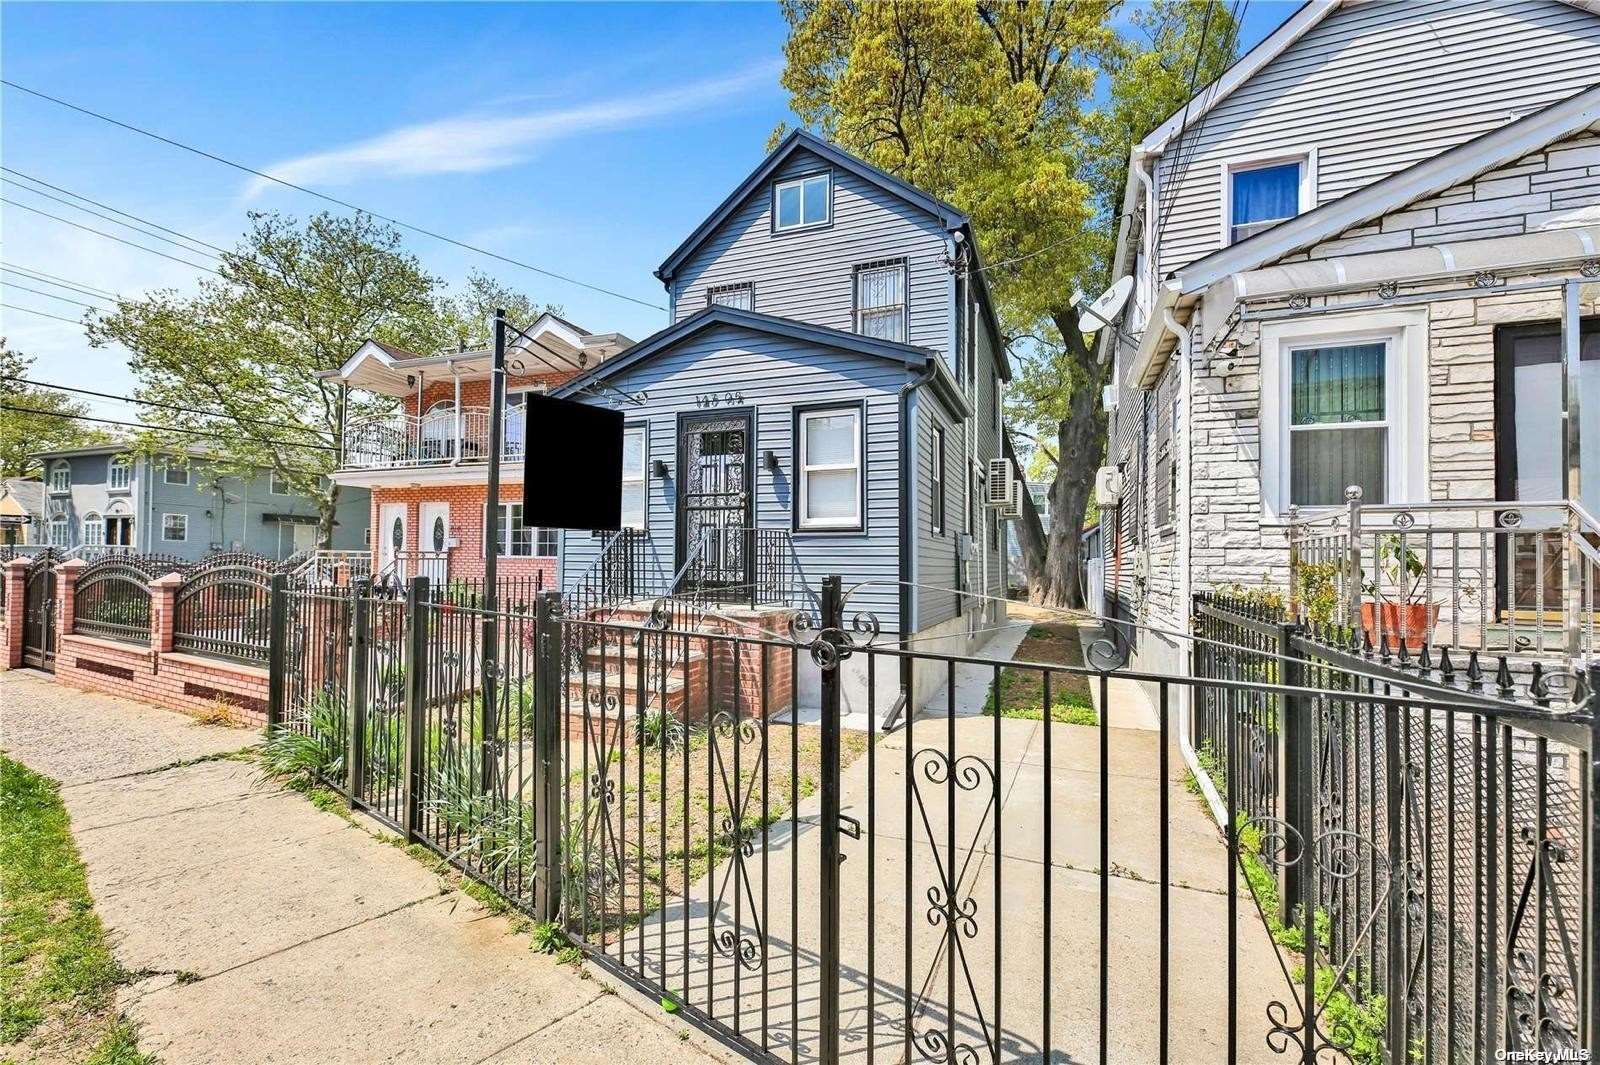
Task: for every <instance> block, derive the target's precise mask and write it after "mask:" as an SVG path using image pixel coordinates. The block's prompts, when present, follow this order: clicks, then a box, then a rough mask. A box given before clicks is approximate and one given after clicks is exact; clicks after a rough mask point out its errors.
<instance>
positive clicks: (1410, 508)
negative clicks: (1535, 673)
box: [1289, 488, 1600, 659]
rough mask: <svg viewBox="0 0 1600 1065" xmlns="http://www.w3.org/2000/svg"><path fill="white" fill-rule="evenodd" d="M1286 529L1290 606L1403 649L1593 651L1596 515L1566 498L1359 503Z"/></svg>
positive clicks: (1599, 583)
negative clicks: (1428, 646)
mask: <svg viewBox="0 0 1600 1065" xmlns="http://www.w3.org/2000/svg"><path fill="white" fill-rule="evenodd" d="M1348 497H1349V503H1348V505H1347V506H1346V507H1344V508H1341V509H1340V510H1338V511H1336V512H1332V513H1328V514H1324V515H1320V516H1318V517H1315V518H1311V519H1308V520H1294V521H1292V523H1291V525H1290V529H1289V566H1290V599H1291V601H1292V603H1293V605H1294V606H1295V609H1296V613H1297V616H1298V617H1299V618H1300V619H1302V620H1307V621H1311V622H1316V623H1321V624H1330V623H1331V624H1335V625H1343V626H1347V627H1348V628H1349V629H1350V630H1351V631H1352V632H1354V633H1355V637H1356V639H1358V640H1367V641H1370V642H1371V644H1372V645H1373V646H1374V647H1378V648H1380V649H1381V648H1382V646H1383V645H1385V644H1387V645H1388V647H1389V648H1390V649H1391V650H1394V651H1395V652H1397V653H1398V652H1399V651H1400V650H1401V648H1402V645H1403V646H1404V648H1405V650H1406V651H1407V652H1409V653H1413V654H1414V653H1415V652H1417V651H1418V650H1419V649H1420V647H1421V646H1422V645H1424V644H1427V645H1430V646H1432V647H1433V648H1434V649H1435V651H1436V652H1437V650H1438V649H1439V648H1440V647H1442V646H1450V647H1456V648H1462V649H1466V650H1474V651H1479V652H1489V653H1494V654H1506V655H1510V656H1512V657H1513V658H1517V657H1528V658H1537V657H1543V656H1559V657H1566V658H1572V659H1577V658H1587V657H1589V656H1591V655H1593V654H1594V653H1595V651H1596V649H1597V648H1596V640H1595V630H1596V622H1597V620H1600V619H1597V616H1596V611H1597V609H1600V601H1597V589H1600V525H1597V524H1596V522H1595V519H1594V517H1593V516H1592V515H1590V514H1588V513H1587V512H1586V511H1585V510H1584V509H1583V508H1582V507H1581V506H1579V505H1578V504H1576V503H1573V502H1571V501H1566V500H1555V501H1549V502H1542V501H1541V502H1521V501H1514V502H1512V501H1501V502H1492V501H1491V502H1446V503H1425V504H1404V503H1401V504H1370V505H1369V504H1363V503H1362V501H1361V497H1360V492H1359V490H1358V489H1354V488H1352V489H1351V490H1350V492H1349V493H1348Z"/></svg>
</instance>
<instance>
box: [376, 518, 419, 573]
mask: <svg viewBox="0 0 1600 1065" xmlns="http://www.w3.org/2000/svg"><path fill="white" fill-rule="evenodd" d="M405 549H406V505H405V504H404V503H385V504H384V505H383V506H382V507H380V508H379V509H378V574H379V576H380V578H381V579H382V580H386V581H403V580H405V579H406V578H407V577H409V576H411V575H410V574H409V573H407V572H405V565H404V563H403V561H402V560H403V559H404V557H405V555H404V552H405Z"/></svg>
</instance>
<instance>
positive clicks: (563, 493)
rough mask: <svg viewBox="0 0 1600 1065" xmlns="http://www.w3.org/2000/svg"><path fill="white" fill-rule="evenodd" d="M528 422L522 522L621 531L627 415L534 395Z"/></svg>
mask: <svg viewBox="0 0 1600 1065" xmlns="http://www.w3.org/2000/svg"><path fill="white" fill-rule="evenodd" d="M527 419H528V425H527V429H526V430H525V434H524V436H523V440H524V441H525V446H526V448H527V450H526V452H525V453H524V458H523V474H522V522H523V524H524V525H535V526H538V527H539V528H542V529H595V530H615V529H620V528H622V412H621V411H616V410H607V409H606V408H604V407H593V406H590V405H588V404H587V403H579V402H577V401H576V400H571V399H556V398H554V397H551V396H541V395H535V394H529V396H528V400H527Z"/></svg>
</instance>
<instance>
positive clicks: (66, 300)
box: [0, 281, 106, 311]
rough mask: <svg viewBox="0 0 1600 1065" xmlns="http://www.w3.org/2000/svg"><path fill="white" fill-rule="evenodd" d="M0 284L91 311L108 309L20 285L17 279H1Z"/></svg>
mask: <svg viewBox="0 0 1600 1065" xmlns="http://www.w3.org/2000/svg"><path fill="white" fill-rule="evenodd" d="M0 285H4V286H5V287H6V288H19V289H21V290H22V291H24V292H31V293H33V294H34V295H35V296H43V297H44V298H45V299H47V300H60V301H61V302H62V303H70V304H72V305H74V306H76V307H83V308H86V309H88V310H91V311H103V310H105V309H106V308H104V307H101V306H98V305H96V304H93V303H85V302H83V301H82V300H75V299H71V298H70V297H67V296H57V295H56V294H55V293H54V292H46V291H45V290H44V289H41V288H29V287H28V286H27V285H19V284H17V283H16V282H15V281H0Z"/></svg>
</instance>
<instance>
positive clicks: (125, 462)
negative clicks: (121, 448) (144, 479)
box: [106, 455, 133, 492]
mask: <svg viewBox="0 0 1600 1065" xmlns="http://www.w3.org/2000/svg"><path fill="white" fill-rule="evenodd" d="M119 470H120V471H122V480H121V483H118V481H117V471H119ZM132 486H133V460H132V459H130V458H126V457H124V456H121V455H118V456H116V457H114V458H113V459H112V460H111V462H110V463H109V464H108V465H107V467H106V491H108V492H126V491H128V490H129V489H131V488H132Z"/></svg>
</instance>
